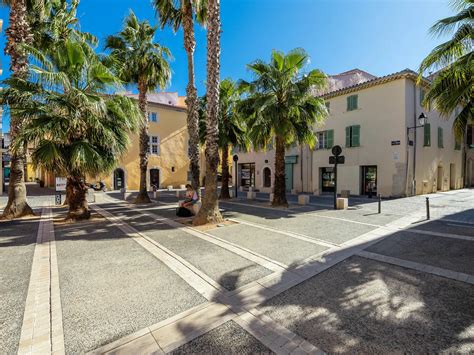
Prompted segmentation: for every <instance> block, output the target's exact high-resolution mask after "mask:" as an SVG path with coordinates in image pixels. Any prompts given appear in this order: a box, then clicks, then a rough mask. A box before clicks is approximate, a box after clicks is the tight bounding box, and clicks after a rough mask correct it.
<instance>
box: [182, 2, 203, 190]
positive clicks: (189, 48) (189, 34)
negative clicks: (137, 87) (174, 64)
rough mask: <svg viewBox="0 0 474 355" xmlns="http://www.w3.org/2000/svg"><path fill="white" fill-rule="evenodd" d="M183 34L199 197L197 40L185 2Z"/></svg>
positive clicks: (193, 175)
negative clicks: (195, 57) (195, 58)
mask: <svg viewBox="0 0 474 355" xmlns="http://www.w3.org/2000/svg"><path fill="white" fill-rule="evenodd" d="M183 33H184V48H185V49H186V54H187V56H188V85H187V86H186V107H187V114H188V117H187V125H188V134H189V141H188V156H189V165H190V167H189V169H190V171H191V185H192V187H193V189H194V191H196V192H197V194H198V195H201V190H200V183H199V178H200V169H199V155H200V154H199V113H198V99H197V89H196V84H195V77H194V50H195V48H196V40H195V38H194V21H193V9H192V5H191V2H188V1H183Z"/></svg>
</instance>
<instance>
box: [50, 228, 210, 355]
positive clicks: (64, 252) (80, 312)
mask: <svg viewBox="0 0 474 355" xmlns="http://www.w3.org/2000/svg"><path fill="white" fill-rule="evenodd" d="M55 232H56V247H57V255H58V266H59V281H60V288H61V303H62V310H63V326H64V338H65V346H66V353H68V354H72V353H82V352H86V351H89V350H93V349H95V348H97V347H99V346H101V345H104V344H107V343H109V342H111V341H114V340H116V339H119V338H121V337H123V336H125V335H128V334H130V333H133V332H134V331H137V330H139V329H142V328H144V327H146V326H149V325H152V324H155V323H157V322H159V321H161V320H164V319H166V318H169V317H171V316H173V315H175V314H178V313H180V312H183V311H185V310H187V309H189V308H191V307H194V306H196V305H198V304H201V303H203V302H205V299H204V298H203V297H202V296H201V295H200V294H199V293H198V292H197V291H195V290H194V289H193V288H191V287H190V286H189V285H188V284H187V283H186V282H185V281H183V280H182V279H181V278H180V277H179V276H178V275H177V274H175V273H174V272H172V271H171V270H170V269H169V268H168V267H166V266H165V265H164V264H162V263H161V262H160V261H158V260H157V259H156V258H155V257H153V256H152V255H151V254H150V253H148V252H147V251H146V250H145V249H143V248H142V247H141V246H140V245H139V244H137V243H136V242H134V241H133V240H132V239H131V238H129V237H126V236H125V235H124V234H123V233H122V232H121V231H120V230H119V229H118V228H116V227H114V226H112V225H111V223H109V222H107V221H105V220H102V219H97V220H95V221H90V222H83V223H80V224H56V225H55Z"/></svg>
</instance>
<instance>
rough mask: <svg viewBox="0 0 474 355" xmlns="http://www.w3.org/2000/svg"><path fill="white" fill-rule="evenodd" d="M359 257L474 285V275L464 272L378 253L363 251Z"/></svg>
mask: <svg viewBox="0 0 474 355" xmlns="http://www.w3.org/2000/svg"><path fill="white" fill-rule="evenodd" d="M357 255H358V256H362V257H364V258H367V259H372V260H376V261H381V262H384V263H388V264H392V265H396V266H401V267H404V268H407V269H413V270H417V271H423V272H426V273H428V274H433V275H437V276H442V277H446V278H448V279H452V280H456V281H461V282H466V283H469V284H471V285H474V275H469V274H465V273H462V272H457V271H453V270H448V269H443V268H440V267H436V266H431V265H426V264H421V263H417V262H414V261H409V260H403V259H399V258H394V257H391V256H386V255H381V254H377V253H371V252H368V251H361V252H359V253H357Z"/></svg>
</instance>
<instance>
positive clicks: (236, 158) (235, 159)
mask: <svg viewBox="0 0 474 355" xmlns="http://www.w3.org/2000/svg"><path fill="white" fill-rule="evenodd" d="M232 160H233V161H234V164H235V173H234V174H235V198H237V194H238V186H237V185H238V184H237V181H239V178H238V176H237V171H238V167H237V162H238V161H239V156H238V155H237V154H235V155H234V156H233V157H232Z"/></svg>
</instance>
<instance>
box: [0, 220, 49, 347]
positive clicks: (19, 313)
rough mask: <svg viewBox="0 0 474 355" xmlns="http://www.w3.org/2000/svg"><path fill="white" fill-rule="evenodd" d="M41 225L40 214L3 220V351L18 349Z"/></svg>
mask: <svg viewBox="0 0 474 355" xmlns="http://www.w3.org/2000/svg"><path fill="white" fill-rule="evenodd" d="M35 212H36V213H38V214H40V213H41V211H35ZM38 226H39V218H33V219H23V220H16V221H0V270H1V271H0V295H1V296H0V354H16V353H17V350H18V342H19V341H20V333H21V326H22V323H23V314H24V311H25V301H26V296H27V294H28V285H29V283H30V273H31V266H32V262H33V254H34V251H35V246H36V235H37V233H38Z"/></svg>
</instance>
